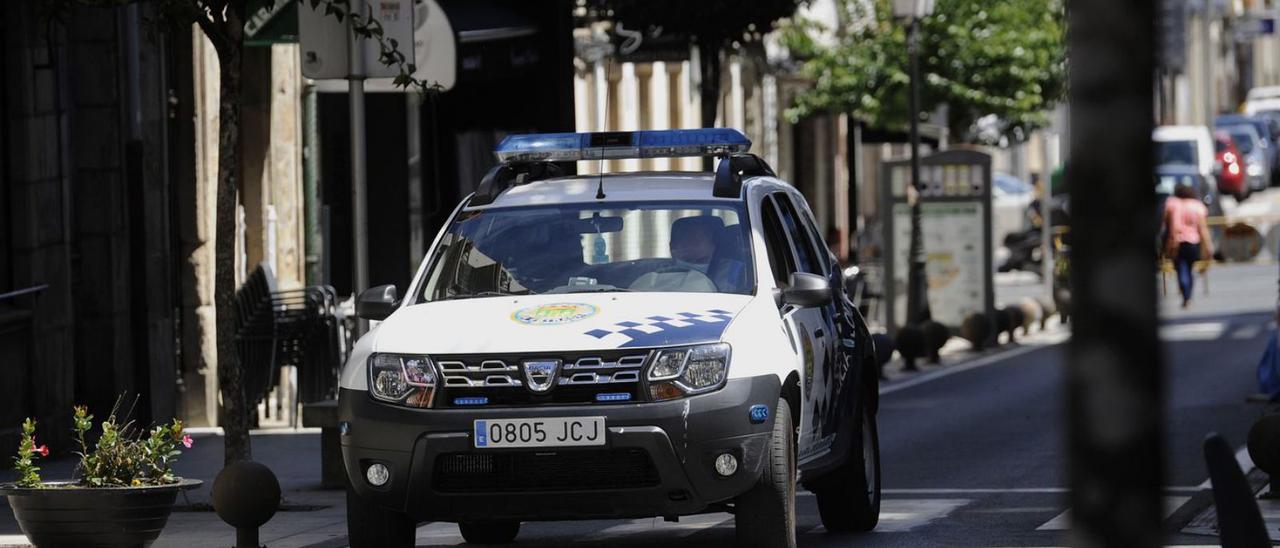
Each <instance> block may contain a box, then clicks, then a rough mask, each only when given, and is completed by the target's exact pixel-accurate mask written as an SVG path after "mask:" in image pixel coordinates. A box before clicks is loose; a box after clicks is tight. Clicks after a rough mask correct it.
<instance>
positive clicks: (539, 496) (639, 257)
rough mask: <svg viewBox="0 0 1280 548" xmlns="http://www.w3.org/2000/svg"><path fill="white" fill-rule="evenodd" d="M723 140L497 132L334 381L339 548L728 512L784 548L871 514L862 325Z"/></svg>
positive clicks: (874, 480) (797, 214)
mask: <svg viewBox="0 0 1280 548" xmlns="http://www.w3.org/2000/svg"><path fill="white" fill-rule="evenodd" d="M749 147H750V141H748V140H747V138H746V137H745V136H743V135H742V134H741V133H739V132H737V131H735V130H728V129H697V130H669V131H642V132H627V133H624V132H613V133H592V134H563V133H562V134H550V135H517V136H510V137H507V138H506V139H505V140H503V142H502V143H501V144H500V145H499V146H498V148H497V150H495V155H496V156H497V158H498V160H499V161H500V162H501V163H500V164H499V165H498V166H496V167H494V168H493V169H492V170H491V171H489V173H488V174H486V175H485V176H484V179H483V180H482V182H481V183H480V185H479V188H478V189H477V191H476V192H475V193H474V194H472V195H470V196H468V197H467V198H465V199H464V200H463V201H462V203H460V204H459V205H458V207H457V208H456V209H455V210H454V212H453V214H452V215H451V216H450V219H449V220H448V222H446V223H445V225H444V227H443V228H442V230H441V231H440V233H439V235H438V236H437V237H436V239H435V242H434V243H433V244H432V245H431V248H430V249H429V250H428V251H429V253H428V254H427V256H426V258H425V259H424V261H423V263H422V265H421V266H420V268H419V269H418V272H417V275H416V276H415V277H414V279H413V281H412V282H411V283H410V285H409V287H408V288H406V289H407V290H406V291H405V292H404V293H400V292H398V290H397V289H396V287H395V286H390V285H386V286H379V287H374V288H370V289H366V290H365V291H363V292H362V293H361V294H360V296H359V297H358V299H357V300H356V314H357V315H359V316H360V317H361V318H364V319H368V320H374V321H377V322H378V323H377V324H376V327H373V328H372V329H371V330H370V331H369V333H368V334H366V335H365V336H364V337H361V338H360V339H359V341H357V343H356V345H355V347H354V349H353V351H352V353H351V357H350V358H349V359H348V361H347V363H346V366H345V367H344V369H343V372H342V376H341V390H340V393H339V396H338V414H339V420H340V421H341V425H342V426H341V427H340V428H339V430H340V431H341V435H340V438H341V445H342V455H343V460H344V464H345V467H346V471H347V475H348V478H349V479H350V483H349V491H348V495H347V520H348V531H349V532H350V539H351V545H352V546H353V547H356V548H360V547H364V546H378V547H400V546H412V545H413V538H414V529H415V527H416V523H417V522H420V521H446V522H457V523H458V525H459V529H460V531H461V534H462V537H463V539H465V540H466V541H467V542H468V543H480V544H496V543H507V542H511V541H512V540H513V539H514V538H515V537H516V536H517V535H518V533H519V529H520V524H521V522H522V521H540V520H565V519H619V518H637V517H656V516H662V517H667V518H671V519H675V518H676V517H678V516H685V515H693V514H701V513H706V512H717V511H720V512H722V511H732V512H733V514H734V523H735V527H736V531H737V542H736V543H735V545H738V546H742V545H752V546H762V547H778V548H786V547H792V548H794V546H795V542H796V538H795V534H796V528H795V523H794V516H795V515H796V499H797V485H796V484H797V478H798V481H799V485H800V486H801V487H804V488H806V489H808V490H810V491H812V492H813V494H814V495H815V496H814V498H812V499H806V500H809V501H813V503H816V506H817V509H818V513H819V516H820V520H821V522H822V525H823V526H824V527H826V529H827V530H828V531H832V532H856V531H867V530H870V529H872V528H874V527H875V525H876V523H877V521H878V519H879V509H880V483H881V482H880V475H879V473H880V460H879V445H878V441H877V440H878V438H877V434H876V401H877V399H876V397H877V394H878V389H879V387H878V383H879V381H878V370H879V364H878V362H877V360H876V354H875V349H874V346H873V343H872V339H871V334H870V332H869V331H868V329H867V326H866V323H865V321H864V320H863V318H862V316H861V315H860V314H859V313H858V311H857V309H856V308H855V307H854V306H853V304H852V302H851V301H850V300H849V298H848V296H847V295H846V294H845V292H844V291H843V289H842V288H843V286H844V281H843V279H842V273H841V270H840V267H839V265H838V264H837V263H836V261H835V257H834V256H833V255H832V254H831V253H830V252H829V251H828V250H827V246H826V245H825V244H824V243H823V240H822V238H821V233H820V232H819V231H818V229H817V226H816V224H815V221H814V217H813V214H812V212H811V211H810V209H809V206H808V204H807V203H806V201H805V198H804V196H803V195H801V194H800V192H799V191H798V190H796V188H795V187H794V186H792V185H790V184H788V183H787V182H785V181H782V180H780V179H778V178H777V177H776V176H775V174H774V172H773V170H772V169H771V168H769V166H768V164H766V163H765V162H764V161H763V160H761V159H760V158H758V157H756V156H754V155H751V154H749V153H748V152H747V151H748V149H749ZM681 155H684V156H702V155H706V156H719V157H720V167H719V168H718V169H717V170H716V171H715V172H714V173H702V174H691V173H621V174H610V175H603V176H601V175H588V176H572V175H565V174H564V173H563V172H562V171H561V168H560V166H559V164H557V162H558V161H572V160H583V159H588V158H603V157H608V158H641V157H645V158H648V157H670V156H681Z"/></svg>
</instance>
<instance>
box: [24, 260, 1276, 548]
mask: <svg viewBox="0 0 1280 548" xmlns="http://www.w3.org/2000/svg"><path fill="white" fill-rule="evenodd" d="M1275 286H1276V270H1275V266H1274V265H1266V264H1250V265H1229V266H1220V267H1217V268H1214V269H1213V270H1211V272H1210V280H1209V288H1210V290H1209V295H1207V296H1205V295H1204V294H1203V287H1201V289H1199V290H1197V300H1196V301H1195V303H1194V304H1193V306H1192V308H1191V309H1190V310H1187V311H1182V310H1179V309H1178V308H1177V306H1176V304H1174V303H1172V301H1170V302H1166V303H1163V305H1162V306H1163V309H1162V310H1163V314H1164V315H1165V318H1166V321H1165V325H1164V327H1163V328H1162V335H1163V336H1164V337H1165V340H1166V341H1167V344H1166V346H1165V352H1166V354H1165V355H1166V358H1167V360H1168V363H1169V369H1168V371H1167V375H1168V386H1169V390H1168V394H1169V401H1168V412H1169V416H1168V420H1167V421H1166V424H1167V425H1168V455H1169V462H1168V481H1167V485H1168V488H1167V492H1166V495H1167V497H1168V505H1169V513H1170V515H1171V516H1172V518H1171V519H1170V521H1169V522H1167V524H1166V525H1167V530H1169V531H1171V532H1176V531H1178V530H1180V529H1182V527H1183V526H1185V525H1186V522H1187V521H1189V520H1190V519H1191V518H1192V517H1194V515H1195V514H1197V513H1198V512H1199V510H1202V509H1203V507H1204V504H1203V503H1202V502H1200V501H1201V500H1204V499H1203V497H1201V498H1199V499H1194V500H1193V497H1194V496H1195V495H1196V493H1198V492H1199V491H1200V490H1201V484H1202V482H1204V480H1205V479H1206V473H1205V471H1204V468H1203V464H1202V462H1201V460H1200V441H1201V439H1202V437H1203V436H1204V434H1205V433H1206V432H1208V431H1210V430H1216V431H1219V432H1221V433H1223V434H1224V435H1226V436H1227V438H1228V440H1230V441H1231V442H1232V443H1233V444H1235V445H1237V446H1239V445H1242V444H1243V441H1244V438H1245V433H1246V432H1247V430H1248V427H1249V425H1250V424H1251V422H1252V420H1253V419H1254V418H1255V417H1257V416H1258V415H1259V414H1260V413H1261V411H1262V409H1261V408H1260V407H1259V406H1257V405H1255V404H1247V403H1245V401H1244V400H1245V397H1246V396H1247V395H1249V394H1250V393H1252V392H1253V391H1254V382H1253V367H1254V364H1255V363H1256V358H1257V356H1258V354H1259V352H1260V351H1261V349H1262V346H1263V343H1264V341H1265V337H1266V336H1267V333H1268V331H1267V329H1268V326H1269V324H1270V322H1271V310H1272V308H1271V307H1272V306H1273V302H1274V300H1275ZM1066 336H1067V333H1066V332H1065V330H1061V329H1060V330H1058V331H1056V332H1049V333H1044V334H1039V333H1034V332H1033V334H1032V335H1031V336H1030V337H1024V338H1023V339H1022V342H1021V344H1020V345H1018V346H1006V347H1004V348H1003V349H1001V350H1000V351H998V352H994V353H991V354H988V355H985V356H980V357H977V358H976V359H970V360H968V361H964V362H961V363H960V364H958V365H948V366H945V367H942V368H938V367H934V366H926V367H925V370H924V372H922V373H921V374H919V375H916V376H909V377H901V378H896V379H895V380H894V381H892V382H891V383H888V384H886V385H884V386H883V388H882V394H883V396H882V398H883V399H882V403H881V406H882V407H881V414H880V436H881V444H882V451H883V465H884V486H885V500H884V505H883V508H882V512H881V521H880V526H879V527H878V528H877V529H876V531H875V532H873V533H870V534H866V535H858V536H843V535H841V536H836V535H830V534H827V533H826V532H825V530H824V529H823V528H822V526H821V525H820V523H819V520H818V517H817V508H816V505H815V500H814V498H813V497H812V496H811V495H808V494H804V493H802V495H801V497H800V500H799V516H798V525H799V531H800V543H801V545H803V546H848V545H850V544H851V543H854V544H857V545H859V546H904V547H905V546H939V545H944V546H1058V545H1063V544H1064V543H1065V542H1066V537H1065V535H1066V530H1067V528H1068V527H1069V517H1068V516H1067V515H1066V514H1064V513H1065V512H1068V510H1069V508H1068V504H1067V501H1066V500H1065V497H1066V494H1065V487H1066V478H1065V476H1064V467H1065V465H1066V462H1067V461H1066V455H1065V454H1064V452H1063V445H1064V440H1063V437H1062V436H1063V430H1062V421H1063V417H1062V409H1061V408H1062V403H1063V402H1062V399H1061V396H1062V378H1063V373H1064V372H1063V368H1064V352H1065V345H1063V344H1059V343H1060V342H1062V341H1064V340H1065V339H1066ZM219 441H220V440H219V439H218V438H217V437H215V436H209V435H206V436H201V437H200V439H198V445H197V448H203V449H205V450H206V451H195V452H193V453H194V454H193V455H191V456H190V458H188V459H185V461H184V463H183V464H182V465H180V466H179V471H180V472H182V471H183V470H188V472H186V473H187V474H189V475H197V476H199V475H200V474H204V473H206V472H205V471H206V469H207V470H216V463H217V462H218V461H220V458H221V455H220V451H219V450H218V446H219V445H220V443H219ZM254 445H255V456H257V457H258V458H259V459H261V460H264V461H265V462H267V463H268V464H269V465H271V466H272V467H273V468H274V469H275V470H276V471H277V474H279V475H281V477H282V481H283V482H284V483H285V502H286V504H287V510H288V511H284V512H281V513H280V514H278V515H277V516H276V518H275V519H274V520H273V521H272V522H271V523H270V524H268V526H267V527H266V528H264V534H263V536H264V539H263V540H264V542H266V543H267V544H268V545H269V546H324V547H339V546H344V545H345V532H346V531H345V521H344V514H343V508H342V499H341V495H340V493H337V492H324V491H318V490H317V489H316V488H315V487H314V486H313V484H314V479H313V478H316V477H317V474H318V463H315V462H312V461H313V460H315V459H314V457H313V455H314V454H315V453H314V452H315V451H316V450H317V448H318V439H317V436H316V434H315V433H312V432H303V433H300V434H294V435H262V436H255V438H254ZM67 464H68V463H66V462H65V461H64V462H61V463H57V464H55V465H53V466H50V467H49V469H50V470H51V473H53V472H52V471H58V472H63V471H65V469H66V467H67ZM208 475H209V476H211V474H208ZM207 497H208V485H206V487H205V488H203V489H201V490H200V491H197V492H195V493H192V502H194V503H197V504H196V506H195V509H196V510H200V509H201V508H204V509H206V510H207V506H206V507H202V506H201V505H200V503H202V502H205V501H207ZM1180 508H1181V511H1177V510H1179V509H1180ZM2 514H3V515H4V517H5V519H6V520H7V519H8V517H9V514H8V512H7V511H6V512H3V513H2ZM16 533H17V531H16V527H15V524H13V523H12V522H11V521H6V522H4V523H0V544H5V543H6V542H18V541H20V540H21V537H20V536H4V535H15V534H16ZM231 538H232V532H231V530H230V529H229V528H228V527H226V526H225V525H222V524H220V523H219V522H218V521H217V518H216V516H214V515H213V513H212V512H208V511H180V512H177V513H175V514H174V516H173V518H172V522H171V524H170V526H169V527H168V528H167V529H166V531H165V534H164V535H163V536H162V537H161V539H160V541H159V542H158V543H157V544H156V546H161V547H165V546H173V547H184V548H189V547H191V546H217V545H225V544H226V543H227V542H229V541H230V539H231ZM1169 541H1170V543H1171V544H1175V545H1204V544H1216V542H1215V541H1216V538H1215V537H1207V536H1200V535H1189V534H1174V535H1172V536H1171V537H1170V538H1169ZM519 542H520V545H522V546H539V547H541V546H545V547H551V546H575V547H576V546H582V547H586V546H603V545H609V546H655V545H663V546H699V547H706V546H713V547H714V546H725V547H728V546H732V545H733V521H732V519H731V517H730V516H729V515H727V514H712V515H706V516H697V517H692V518H685V519H682V520H681V521H680V522H679V523H666V522H663V521H662V520H661V519H645V520H612V521H591V522H552V523H527V524H525V525H524V527H523V529H522V531H521V534H520V537H519ZM462 543H463V542H462V538H461V537H460V536H459V535H458V532H457V528H456V526H454V525H453V524H445V523H440V524H425V525H423V526H422V527H420V528H419V530H418V544H419V546H453V545H460V544H462Z"/></svg>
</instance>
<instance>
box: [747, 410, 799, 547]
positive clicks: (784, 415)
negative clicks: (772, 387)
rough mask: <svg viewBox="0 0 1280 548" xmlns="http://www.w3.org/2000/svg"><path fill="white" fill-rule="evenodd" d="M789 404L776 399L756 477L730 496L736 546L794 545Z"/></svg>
mask: <svg viewBox="0 0 1280 548" xmlns="http://www.w3.org/2000/svg"><path fill="white" fill-rule="evenodd" d="M793 432H794V430H793V427H792V424H791V407H790V406H789V405H787V401H786V400H778V409H777V411H776V412H775V414H774V417H773V435H772V437H771V438H770V440H769V448H768V452H767V453H766V455H765V463H764V470H763V471H762V472H761V474H760V480H759V481H758V482H757V483H756V485H755V487H752V488H751V490H750V491H747V492H746V493H743V494H741V495H739V496H738V498H737V499H735V500H734V528H735V530H736V533H737V537H738V543H737V545H738V546H752V547H759V548H795V546H796V452H795V435H794V433H793Z"/></svg>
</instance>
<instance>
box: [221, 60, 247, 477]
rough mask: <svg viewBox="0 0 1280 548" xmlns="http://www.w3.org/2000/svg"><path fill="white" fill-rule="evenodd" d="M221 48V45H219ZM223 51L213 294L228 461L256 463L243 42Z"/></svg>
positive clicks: (223, 423)
mask: <svg viewBox="0 0 1280 548" xmlns="http://www.w3.org/2000/svg"><path fill="white" fill-rule="evenodd" d="M215 44H217V41H216V40H215ZM215 47H216V50H217V52H218V64H219V71H218V73H219V78H220V80H219V89H218V188H217V210H216V217H217V228H216V230H215V236H214V261H213V264H214V275H213V295H214V304H215V307H216V313H217V316H218V320H217V340H218V343H217V346H218V386H219V389H220V391H221V394H222V429H223V432H224V434H225V436H224V438H223V440H224V443H225V455H224V462H225V463H226V464H231V463H232V462H235V461H239V460H248V459H249V458H250V456H251V455H250V450H249V411H250V410H249V402H248V401H246V399H245V391H244V374H243V373H244V372H243V370H242V369H241V367H240V358H239V355H238V354H237V353H236V341H235V332H236V324H235V290H236V279H235V264H236V263H235V249H236V192H237V190H238V188H239V184H240V183H239V179H240V150H239V149H240V63H241V59H242V53H243V46H242V45H241V43H240V40H238V39H233V40H227V41H225V42H223V43H222V44H218V45H216V46H215Z"/></svg>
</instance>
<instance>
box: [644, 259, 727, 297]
mask: <svg viewBox="0 0 1280 548" xmlns="http://www.w3.org/2000/svg"><path fill="white" fill-rule="evenodd" d="M679 274H683V276H678V277H677V276H673V275H679ZM630 289H631V290H633V291H645V290H649V291H655V290H656V291H691V292H701V293H708V292H715V291H718V289H717V287H716V283H715V282H713V281H711V278H710V277H708V276H707V275H706V274H703V273H702V272H701V271H700V270H698V269H695V268H689V267H687V266H681V265H675V264H673V265H668V266H664V267H662V268H659V269H657V270H654V271H652V272H649V273H647V274H644V275H642V276H640V277H639V278H637V279H636V281H634V282H632V283H631V286H630Z"/></svg>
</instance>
